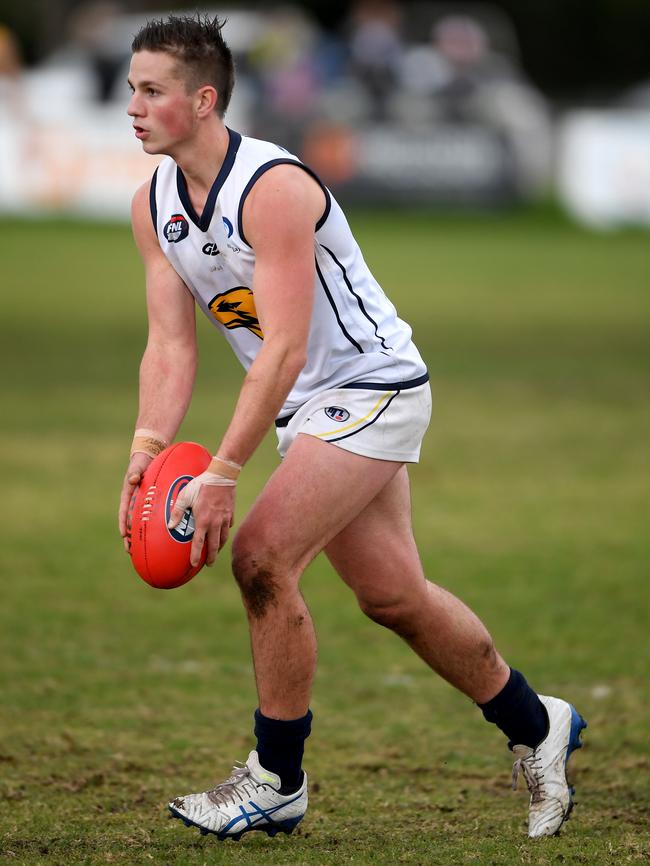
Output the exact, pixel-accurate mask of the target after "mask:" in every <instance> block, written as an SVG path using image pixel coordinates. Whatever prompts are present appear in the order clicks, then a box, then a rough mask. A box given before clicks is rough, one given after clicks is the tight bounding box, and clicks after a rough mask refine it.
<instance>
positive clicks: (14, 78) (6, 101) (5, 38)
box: [0, 24, 23, 115]
mask: <svg viewBox="0 0 650 866" xmlns="http://www.w3.org/2000/svg"><path fill="white" fill-rule="evenodd" d="M22 70H23V63H22V57H21V53H20V47H19V45H18V40H17V39H16V37H15V36H14V34H13V33H12V32H11V30H9V28H8V27H5V26H4V25H3V24H0V109H2V107H3V106H6V108H7V110H8V111H11V112H12V113H13V114H14V115H15V114H19V113H21V112H22V108H23V100H22V98H21V96H20V92H21V90H22Z"/></svg>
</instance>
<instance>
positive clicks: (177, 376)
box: [119, 183, 197, 536]
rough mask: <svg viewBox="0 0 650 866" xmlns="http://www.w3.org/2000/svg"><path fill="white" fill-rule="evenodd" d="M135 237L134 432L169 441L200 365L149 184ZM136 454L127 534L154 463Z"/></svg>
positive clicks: (127, 481)
mask: <svg viewBox="0 0 650 866" xmlns="http://www.w3.org/2000/svg"><path fill="white" fill-rule="evenodd" d="M131 217H132V224H133V236H134V238H135V242H136V244H137V246H138V249H139V251H140V255H141V256H142V260H143V262H144V267H145V277H146V288H147V316H148V319H149V336H148V339H147V346H146V349H145V351H144V355H143V357H142V362H141V364H140V398H139V409H138V417H137V421H136V425H135V426H136V429H143V428H144V429H147V430H150V431H155V432H156V433H157V434H158V437H157V438H162V439H164V440H166V441H167V442H171V441H172V440H173V438H174V436H175V435H176V433H177V432H178V429H179V427H180V425H181V422H182V420H183V418H184V417H185V413H186V412H187V409H188V406H189V403H190V399H191V396H192V389H193V387H194V376H195V374H196V366H197V349H196V322H195V312H194V299H193V297H192V295H191V293H190V291H189V290H188V288H187V286H186V285H185V283H184V282H183V281H182V280H181V278H180V277H179V275H178V274H177V273H176V271H175V270H174V269H173V267H172V266H171V264H170V263H169V261H168V260H167V258H166V257H165V256H164V255H163V252H162V250H161V249H160V245H159V243H158V238H157V237H156V234H155V232H154V229H153V224H152V221H151V214H150V211H149V184H148V183H146V184H144V185H143V186H141V187H140V189H139V190H138V191H137V192H136V194H135V196H134V197H133V206H132V209H131ZM151 459H152V458H151V457H150V456H149V455H147V454H145V453H141V452H136V453H134V454H133V455H132V457H131V459H130V461H129V466H128V469H127V472H126V475H125V478H124V483H123V485H122V496H121V499H120V510H119V528H120V534H121V535H122V536H125V535H126V513H127V509H128V505H129V502H130V500H131V496H132V494H133V491H134V490H135V488H136V487H137V485H138V484H139V483H140V479H141V478H142V474H143V473H144V471H145V469H146V468H147V466H148V465H149V463H150V462H151Z"/></svg>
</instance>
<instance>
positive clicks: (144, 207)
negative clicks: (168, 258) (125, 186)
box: [131, 174, 159, 256]
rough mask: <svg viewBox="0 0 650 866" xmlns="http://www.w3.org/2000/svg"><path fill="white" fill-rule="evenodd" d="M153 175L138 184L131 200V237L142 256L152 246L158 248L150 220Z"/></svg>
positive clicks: (153, 187)
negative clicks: (140, 184)
mask: <svg viewBox="0 0 650 866" xmlns="http://www.w3.org/2000/svg"><path fill="white" fill-rule="evenodd" d="M155 177H156V176H155V174H154V176H153V177H152V178H151V179H150V180H148V181H146V182H145V183H143V184H142V186H139V187H138V189H137V190H136V191H135V194H134V196H133V200H132V202H131V225H132V228H133V237H134V238H135V242H136V243H137V245H138V248H139V250H140V252H141V253H142V254H143V256H144V255H145V254H146V253H147V252H148V251H149V250H150V249H152V248H154V249H155V247H158V248H159V245H158V238H157V237H156V232H155V230H154V223H153V220H152V208H151V196H152V189H154V190H155V186H154V184H155Z"/></svg>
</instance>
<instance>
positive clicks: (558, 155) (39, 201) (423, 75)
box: [0, 0, 650, 228]
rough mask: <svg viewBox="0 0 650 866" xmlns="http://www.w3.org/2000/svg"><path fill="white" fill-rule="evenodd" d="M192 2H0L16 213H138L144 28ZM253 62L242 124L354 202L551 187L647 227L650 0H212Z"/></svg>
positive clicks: (4, 172) (476, 199)
mask: <svg viewBox="0 0 650 866" xmlns="http://www.w3.org/2000/svg"><path fill="white" fill-rule="evenodd" d="M183 9H185V10H187V11H194V10H195V9H196V5H195V4H188V3H184V2H176V3H173V4H168V3H165V2H149V0H142V2H120V0H90V2H89V0H81V2H79V0H42V2H38V0H27V2H23V3H15V2H11V3H10V2H7V0H1V2H0V212H4V213H24V214H38V213H43V212H55V213H60V212H63V213H79V214H92V215H96V216H99V217H118V218H123V217H124V218H125V217H126V216H127V214H128V206H129V201H130V196H131V194H132V191H133V189H134V188H135V187H136V185H137V184H138V183H139V182H140V181H142V180H143V179H145V178H146V177H148V176H149V175H150V174H151V171H152V162H151V160H150V159H149V158H147V157H146V156H144V155H143V154H142V153H141V152H140V150H139V148H138V147H137V146H136V145H135V144H134V142H133V138H132V134H131V128H130V124H129V123H128V121H127V120H126V118H125V115H124V111H125V106H126V101H127V98H128V92H127V86H126V72H127V68H128V61H129V53H130V52H129V46H130V43H131V39H132V37H133V34H134V33H135V32H136V31H137V30H138V29H139V27H140V26H141V24H142V23H143V22H144V21H145V19H146V18H147V17H151V16H155V15H160V14H164V13H165V12H167V11H170V10H183ZM204 11H215V12H219V14H221V15H225V16H226V17H227V18H228V20H229V23H228V26H227V30H226V38H227V39H228V41H229V43H230V44H231V47H232V48H233V50H234V53H235V55H236V59H237V67H238V84H237V89H236V91H235V99H234V100H233V103H232V107H231V109H230V112H229V115H228V118H227V120H228V122H229V124H230V125H231V126H233V127H234V128H236V129H239V130H240V131H242V132H244V133H247V134H250V135H254V136H257V137H262V138H270V139H272V140H275V141H277V142H278V143H281V144H283V145H284V146H285V147H287V148H288V149H290V150H292V151H294V152H296V153H298V154H299V155H300V156H301V157H302V158H303V159H304V160H305V161H307V162H308V163H309V164H310V165H311V166H312V167H313V168H314V169H315V170H316V171H318V172H319V173H320V174H321V175H322V177H323V179H324V181H325V182H326V183H327V184H329V185H330V186H331V188H332V189H333V190H334V191H335V193H336V194H337V195H338V196H339V197H340V198H341V200H342V201H344V202H345V203H351V202H354V203H361V204H370V203H372V204H374V203H382V204H387V205H400V206H407V205H420V206H421V205H427V206H432V207H438V208H450V207H451V208H456V209H457V208H473V209H476V208H480V209H502V208H504V207H508V206H513V205H521V204H526V203H535V202H539V201H548V200H549V199H554V200H556V201H558V202H559V203H560V204H561V206H562V207H563V208H564V209H565V210H566V211H567V212H568V213H569V214H570V215H571V216H572V217H573V218H575V219H577V220H580V221H582V222H584V223H586V224H589V225H592V226H598V227H603V228H608V227H614V226H617V225H627V224H631V225H650V53H649V52H648V45H650V3H648V2H647V0H594V2H591V3H584V2H581V0H546V2H544V3H540V2H538V0H495V2H487V3H473V2H470V3H465V2H441V3H438V2H419V0H418V2H401V3H397V2H392V0H357V2H343V0H339V2H318V0H311V2H306V0H305V2H301V3H287V4H277V3H266V4H262V3H260V4H257V5H253V4H243V3H242V4H238V3H234V2H228V3H227V4H226V5H225V6H224V7H218V8H216V7H212V8H210V7H208V8H207V10H204Z"/></svg>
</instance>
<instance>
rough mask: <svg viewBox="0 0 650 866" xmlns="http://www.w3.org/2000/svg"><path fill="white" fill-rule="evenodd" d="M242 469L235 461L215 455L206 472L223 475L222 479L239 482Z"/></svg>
mask: <svg viewBox="0 0 650 866" xmlns="http://www.w3.org/2000/svg"><path fill="white" fill-rule="evenodd" d="M241 469H242V468H241V466H240V465H239V463H235V462H234V460H226V459H224V458H223V457H218V456H217V455H216V454H215V456H214V457H213V458H212V460H211V462H210V465H209V466H208V468H207V470H206V471H207V472H212V474H213V475H221V477H222V478H228V479H230V480H231V481H237V479H238V478H239V473H240V472H241Z"/></svg>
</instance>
